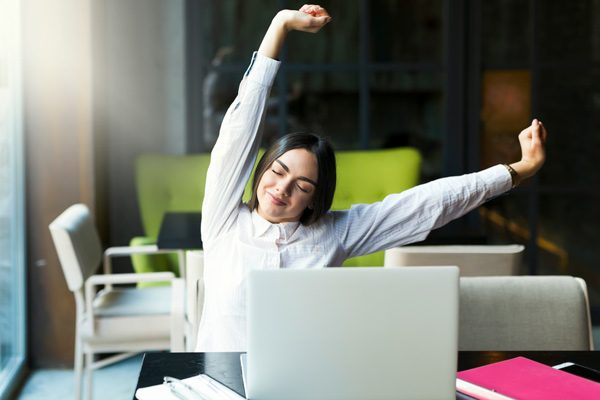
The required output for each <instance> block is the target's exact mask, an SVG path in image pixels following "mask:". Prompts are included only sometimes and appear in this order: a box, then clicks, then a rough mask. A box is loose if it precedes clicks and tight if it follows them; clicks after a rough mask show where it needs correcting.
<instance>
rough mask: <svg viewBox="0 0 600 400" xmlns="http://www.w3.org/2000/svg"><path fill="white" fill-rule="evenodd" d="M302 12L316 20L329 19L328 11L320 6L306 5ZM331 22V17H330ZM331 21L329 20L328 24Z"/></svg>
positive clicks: (301, 9)
mask: <svg viewBox="0 0 600 400" xmlns="http://www.w3.org/2000/svg"><path fill="white" fill-rule="evenodd" d="M300 11H301V12H303V13H306V14H309V15H311V16H313V17H316V18H320V17H329V13H328V12H327V10H326V9H324V8H323V7H321V6H319V5H314V4H305V5H303V6H302V8H300ZM329 20H331V17H329ZM329 20H327V22H329Z"/></svg>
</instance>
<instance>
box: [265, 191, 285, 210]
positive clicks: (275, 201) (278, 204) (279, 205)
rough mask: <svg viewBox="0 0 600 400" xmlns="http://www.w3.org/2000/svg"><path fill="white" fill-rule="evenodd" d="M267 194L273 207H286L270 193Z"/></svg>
mask: <svg viewBox="0 0 600 400" xmlns="http://www.w3.org/2000/svg"><path fill="white" fill-rule="evenodd" d="M267 194H268V195H269V200H271V203H273V205H276V206H278V207H281V206H285V205H287V204H286V203H285V202H283V201H281V199H279V198H278V197H276V196H273V195H272V194H271V193H269V192H267Z"/></svg>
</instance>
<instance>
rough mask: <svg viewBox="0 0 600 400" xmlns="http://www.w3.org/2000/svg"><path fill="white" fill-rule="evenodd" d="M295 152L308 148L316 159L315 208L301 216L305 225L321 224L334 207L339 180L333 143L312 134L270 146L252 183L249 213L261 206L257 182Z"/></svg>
mask: <svg viewBox="0 0 600 400" xmlns="http://www.w3.org/2000/svg"><path fill="white" fill-rule="evenodd" d="M293 149H305V150H307V151H310V152H311V153H313V154H314V155H315V157H316V158H317V165H318V171H319V172H318V177H317V187H316V189H315V198H314V203H313V204H314V207H313V208H312V209H310V208H306V209H305V210H304V212H303V213H302V215H301V216H300V222H301V223H302V224H303V225H310V224H312V223H314V222H316V221H318V220H319V218H321V217H322V216H323V215H324V214H325V213H326V212H327V211H329V209H330V208H331V203H332V202H333V195H334V193H335V184H336V179H337V178H336V176H337V175H336V169H335V153H334V152H333V148H332V147H331V144H329V142H328V141H326V140H325V139H322V138H320V137H319V136H317V135H314V134H312V133H304V132H299V133H290V134H288V135H285V136H284V137H282V138H280V139H279V140H277V141H276V142H275V143H273V144H272V145H271V147H269V149H268V150H267V151H266V152H265V154H264V155H263V156H262V158H261V159H260V161H259V162H258V165H257V166H256V171H255V172H254V180H253V182H252V198H251V199H250V203H249V204H248V206H249V207H250V210H255V209H256V208H257V207H258V196H257V191H258V183H259V182H260V180H261V178H262V176H263V175H264V173H265V172H266V171H267V170H268V169H269V168H270V167H271V165H273V163H274V162H275V160H277V159H278V158H279V157H281V155H282V154H283V153H286V152H288V151H290V150H293Z"/></svg>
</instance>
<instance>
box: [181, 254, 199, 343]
mask: <svg viewBox="0 0 600 400" xmlns="http://www.w3.org/2000/svg"><path fill="white" fill-rule="evenodd" d="M185 262H186V266H187V268H186V279H185V283H181V284H182V285H185V292H186V310H185V314H184V316H183V318H182V319H183V325H184V327H185V328H184V329H185V351H188V352H190V351H194V349H195V348H196V338H197V335H198V327H199V326H200V320H201V318H202V309H203V307H204V252H203V251H202V250H191V251H188V252H187V253H186V261H185ZM177 284H178V285H179V284H180V283H177Z"/></svg>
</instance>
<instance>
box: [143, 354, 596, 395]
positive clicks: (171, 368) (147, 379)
mask: <svg viewBox="0 0 600 400" xmlns="http://www.w3.org/2000/svg"><path fill="white" fill-rule="evenodd" d="M240 354H241V353H146V354H145V355H144V359H143V361H142V369H141V371H140V376H139V378H138V383H137V387H136V390H137V389H138V388H142V387H146V386H152V385H158V384H161V383H162V380H163V377H164V376H165V375H169V376H173V377H175V378H179V379H184V378H189V377H191V376H194V375H198V374H202V373H204V374H207V375H210V376H211V377H213V378H215V379H216V380H218V381H219V382H221V383H223V384H225V385H226V386H229V387H230V388H231V389H233V390H235V391H236V392H238V393H239V394H241V395H244V385H243V382H242V370H241V367H240ZM518 356H523V357H526V358H529V359H531V360H534V361H537V362H540V363H542V364H546V365H549V366H553V365H557V364H561V363H563V362H567V361H571V362H574V363H577V364H581V365H585V366H587V367H590V368H594V369H600V351H460V352H459V353H458V371H463V370H466V369H471V368H475V367H480V366H482V365H487V364H491V363H495V362H498V361H502V360H508V359H510V358H514V357H518ZM133 398H134V399H135V393H134V397H133Z"/></svg>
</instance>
